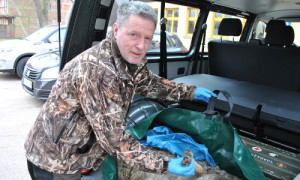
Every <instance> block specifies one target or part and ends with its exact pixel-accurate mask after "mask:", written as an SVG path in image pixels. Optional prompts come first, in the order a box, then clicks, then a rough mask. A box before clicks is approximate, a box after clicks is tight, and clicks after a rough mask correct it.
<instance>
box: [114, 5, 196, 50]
mask: <svg viewBox="0 0 300 180" xmlns="http://www.w3.org/2000/svg"><path fill="white" fill-rule="evenodd" d="M126 1H128V0H119V1H116V2H115V4H114V7H113V9H115V10H116V9H117V7H118V6H119V4H121V3H123V2H126ZM147 3H148V4H149V5H150V6H152V7H153V9H154V10H155V12H156V13H157V15H158V22H157V25H156V31H155V34H154V36H153V40H152V44H151V45H150V47H149V50H148V53H159V52H160V43H161V42H160V31H161V30H160V19H161V2H157V1H147ZM199 12H200V10H199V9H196V8H192V7H189V6H180V5H177V4H172V3H166V4H165V10H164V14H165V16H164V17H165V18H166V19H167V24H166V44H167V53H186V52H187V51H188V49H189V47H190V45H191V40H192V34H193V31H194V28H195V24H196V20H197V17H198V13H199ZM115 13H116V11H114V10H113V11H112V15H111V18H110V21H109V26H110V27H109V29H111V27H112V25H113V23H114V22H115V21H116V14H115ZM187 14H189V15H190V16H191V17H187Z"/></svg>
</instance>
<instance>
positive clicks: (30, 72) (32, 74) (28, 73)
mask: <svg viewBox="0 0 300 180" xmlns="http://www.w3.org/2000/svg"><path fill="white" fill-rule="evenodd" d="M24 75H25V77H26V78H28V79H31V80H36V79H37V78H38V77H39V75H40V73H39V72H37V71H36V70H34V69H30V68H28V67H25V72H24Z"/></svg>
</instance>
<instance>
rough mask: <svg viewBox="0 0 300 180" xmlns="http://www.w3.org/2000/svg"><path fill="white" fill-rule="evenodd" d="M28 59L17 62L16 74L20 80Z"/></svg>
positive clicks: (24, 58)
mask: <svg viewBox="0 0 300 180" xmlns="http://www.w3.org/2000/svg"><path fill="white" fill-rule="evenodd" d="M29 58H30V57H23V58H22V59H20V60H19V62H18V64H17V68H16V72H17V75H18V76H19V77H20V78H22V76H23V72H24V68H25V65H26V63H27V61H28V59H29Z"/></svg>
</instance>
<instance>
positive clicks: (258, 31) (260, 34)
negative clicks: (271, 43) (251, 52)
mask: <svg viewBox="0 0 300 180" xmlns="http://www.w3.org/2000/svg"><path fill="white" fill-rule="evenodd" d="M266 27H267V25H266V23H264V22H262V21H259V22H258V24H257V26H256V28H255V30H254V31H253V39H263V38H265V37H266Z"/></svg>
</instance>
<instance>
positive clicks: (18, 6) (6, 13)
mask: <svg viewBox="0 0 300 180" xmlns="http://www.w3.org/2000/svg"><path fill="white" fill-rule="evenodd" d="M39 1H40V2H41V3H44V4H46V8H47V9H48V23H47V24H48V25H53V24H58V23H57V0H39ZM72 4H73V0H61V6H62V8H61V9H62V11H61V14H62V16H61V17H62V22H61V24H62V25H64V24H67V22H68V19H69V14H70V10H71V7H72ZM40 28H41V27H40V23H39V20H38V18H37V12H36V7H35V4H34V1H33V0H0V39H11V38H24V37H26V36H28V35H30V34H31V33H33V32H34V31H36V30H38V29H40Z"/></svg>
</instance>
